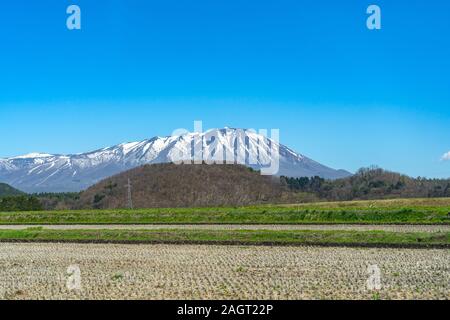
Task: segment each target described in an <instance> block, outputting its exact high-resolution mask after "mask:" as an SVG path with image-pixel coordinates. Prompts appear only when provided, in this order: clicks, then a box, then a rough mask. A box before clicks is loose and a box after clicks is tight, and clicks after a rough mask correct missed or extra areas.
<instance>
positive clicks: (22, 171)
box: [0, 128, 350, 192]
mask: <svg viewBox="0 0 450 320" xmlns="http://www.w3.org/2000/svg"><path fill="white" fill-rule="evenodd" d="M277 155H279V157H277ZM192 160H196V161H197V162H202V161H209V162H216V163H222V162H223V160H226V161H227V163H242V164H245V165H247V166H250V167H253V168H255V169H262V170H263V171H264V170H265V169H267V168H269V167H271V164H272V165H273V164H274V163H276V166H272V167H275V168H276V169H279V170H277V172H276V175H279V176H281V175H285V176H291V177H301V176H309V177H310V176H316V175H317V176H321V177H324V178H328V179H336V178H341V177H346V176H349V175H350V173H349V172H347V171H345V170H334V169H331V168H328V167H326V166H324V165H321V164H320V163H318V162H316V161H313V160H311V159H309V158H307V157H305V156H303V155H301V154H298V153H296V152H294V151H292V150H291V149H289V148H288V147H286V146H284V145H281V144H279V143H277V142H276V141H274V140H273V139H270V138H266V137H265V136H264V135H261V134H258V133H256V132H254V131H252V130H243V129H231V128H225V129H214V130H209V131H207V132H205V133H186V134H182V135H177V136H168V137H155V138H152V139H150V140H144V141H140V142H131V143H123V144H119V145H117V146H113V147H108V148H104V149H100V150H96V151H93V152H88V153H83V154H74V155H52V154H46V153H31V154H27V155H24V156H18V157H13V158H6V159H0V182H4V183H7V184H9V185H11V186H13V187H15V188H18V189H20V190H23V191H26V192H69V191H80V190H83V189H85V188H87V187H89V186H91V185H93V184H95V183H97V182H98V181H100V180H103V179H105V178H107V177H109V176H112V175H114V174H117V173H120V172H122V171H125V170H128V169H131V168H134V167H138V166H141V165H144V164H152V163H166V162H184V163H187V162H191V161H192Z"/></svg>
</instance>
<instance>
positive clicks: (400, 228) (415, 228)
mask: <svg viewBox="0 0 450 320" xmlns="http://www.w3.org/2000/svg"><path fill="white" fill-rule="evenodd" d="M36 227H41V228H43V229H48V230H105V229H109V230H164V229H168V230H173V229H181V230H347V231H350V230H354V231H372V230H373V231H376V230H379V231H391V232H450V225H417V224H409V225H396V224H394V225H382V224H380V225H358V224H335V225H330V224H326V225H320V224H312V225H305V224H287V225H282V224H272V225H266V224H264V225H258V224H197V225H196V224H134V225H133V224H122V225H120V224H98V225H93V224H85V225H79V224H66V225H61V224H55V225H39V226H37V225H24V224H19V225H0V230H26V229H29V228H36Z"/></svg>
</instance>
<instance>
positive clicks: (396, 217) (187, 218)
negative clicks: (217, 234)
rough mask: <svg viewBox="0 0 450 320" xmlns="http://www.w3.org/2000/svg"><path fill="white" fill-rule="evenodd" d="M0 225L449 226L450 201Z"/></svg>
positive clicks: (9, 217)
mask: <svg viewBox="0 0 450 320" xmlns="http://www.w3.org/2000/svg"><path fill="white" fill-rule="evenodd" d="M0 224H2V225H8V224H450V199H448V198H444V199H400V200H380V201H349V202H328V203H313V204H296V205H276V206H274V205H267V206H257V207H241V208H161V209H137V210H79V211H35V212H5V213H0Z"/></svg>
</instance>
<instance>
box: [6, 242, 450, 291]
mask: <svg viewBox="0 0 450 320" xmlns="http://www.w3.org/2000/svg"><path fill="white" fill-rule="evenodd" d="M449 262H450V251H449V250H434V249H430V250H423V249H382V248H370V249H367V248H319V247H258V246H215V245H122V244H58V243H28V244H26V243H1V244H0V298H3V299H448V298H450V263H449Z"/></svg>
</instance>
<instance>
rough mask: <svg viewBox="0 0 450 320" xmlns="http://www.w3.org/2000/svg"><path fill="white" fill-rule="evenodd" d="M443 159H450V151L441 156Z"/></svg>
mask: <svg viewBox="0 0 450 320" xmlns="http://www.w3.org/2000/svg"><path fill="white" fill-rule="evenodd" d="M441 160H442V161H450V151H449V152H447V153H444V155H443V156H442V158H441Z"/></svg>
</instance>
